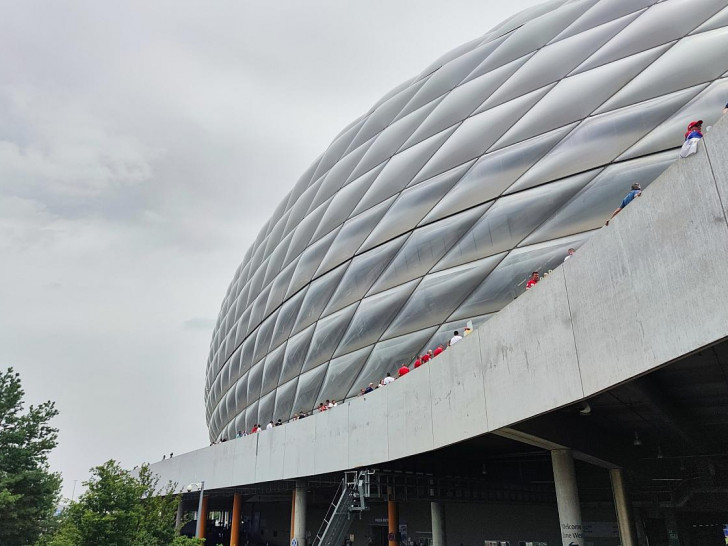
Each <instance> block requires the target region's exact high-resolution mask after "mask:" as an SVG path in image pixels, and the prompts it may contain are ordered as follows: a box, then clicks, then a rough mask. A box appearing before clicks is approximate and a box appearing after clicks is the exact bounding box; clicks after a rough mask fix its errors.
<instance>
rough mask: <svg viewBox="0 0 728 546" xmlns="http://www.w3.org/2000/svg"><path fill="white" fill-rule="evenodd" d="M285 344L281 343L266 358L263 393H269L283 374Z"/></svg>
mask: <svg viewBox="0 0 728 546" xmlns="http://www.w3.org/2000/svg"><path fill="white" fill-rule="evenodd" d="M285 348H286V346H285V345H281V346H280V347H278V348H277V349H274V350H273V351H272V352H271V353H270V354H269V355H268V356H267V357H266V359H265V364H264V366H263V379H262V382H261V389H260V392H261V394H267V393H269V392H270V391H272V390H273V389H275V388H276V387H277V386H278V379H279V378H280V376H281V369H282V368H283V356H284V355H285Z"/></svg>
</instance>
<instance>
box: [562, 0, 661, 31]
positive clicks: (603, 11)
mask: <svg viewBox="0 0 728 546" xmlns="http://www.w3.org/2000/svg"><path fill="white" fill-rule="evenodd" d="M658 1H659V0H609V1H608V2H604V1H602V2H597V3H596V4H595V5H594V6H593V7H592V8H591V9H589V10H588V11H587V12H586V13H585V14H584V15H582V16H581V17H579V18H578V19H577V20H576V21H574V23H573V24H572V25H570V26H569V27H568V28H567V29H566V30H565V31H564V32H562V33H561V34H559V35H558V36H557V37H556V38H555V40H561V39H563V38H567V37H569V36H573V35H574V34H578V33H579V32H584V31H585V30H587V29H590V28H593V27H596V26H599V25H603V24H604V23H606V22H607V21H612V20H614V19H617V18H619V17H623V16H625V15H627V14H629V13H634V12H637V11H639V10H642V9H644V8H646V7H647V6H651V5H652V4H655V3H657V2H658ZM555 40H554V41H555Z"/></svg>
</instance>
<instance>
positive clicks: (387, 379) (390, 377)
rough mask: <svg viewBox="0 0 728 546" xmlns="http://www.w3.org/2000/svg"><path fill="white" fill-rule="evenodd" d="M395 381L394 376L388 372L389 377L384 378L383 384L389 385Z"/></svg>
mask: <svg viewBox="0 0 728 546" xmlns="http://www.w3.org/2000/svg"><path fill="white" fill-rule="evenodd" d="M393 381H394V377H392V375H391V374H390V373H387V377H385V378H384V379H382V385H389V384H390V383H392V382H393Z"/></svg>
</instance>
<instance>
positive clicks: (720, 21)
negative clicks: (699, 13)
mask: <svg viewBox="0 0 728 546" xmlns="http://www.w3.org/2000/svg"><path fill="white" fill-rule="evenodd" d="M725 26H728V8H723V9H722V10H720V11H719V12H718V13H716V14H715V15H714V16H713V17H711V18H710V19H708V20H707V21H706V22H705V23H703V24H702V25H700V26H699V27H698V28H697V29H695V30H694V31H693V32H692V34H698V33H700V32H707V31H709V30H715V29H716V28H721V27H725Z"/></svg>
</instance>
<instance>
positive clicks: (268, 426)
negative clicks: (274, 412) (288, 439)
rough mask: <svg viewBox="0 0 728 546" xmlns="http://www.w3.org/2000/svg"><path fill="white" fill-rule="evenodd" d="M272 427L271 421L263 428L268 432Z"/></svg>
mask: <svg viewBox="0 0 728 546" xmlns="http://www.w3.org/2000/svg"><path fill="white" fill-rule="evenodd" d="M274 426H275V425H274V424H273V421H271V422H270V423H268V425H267V426H266V427H265V430H270V429H272V428H273V427H274Z"/></svg>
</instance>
